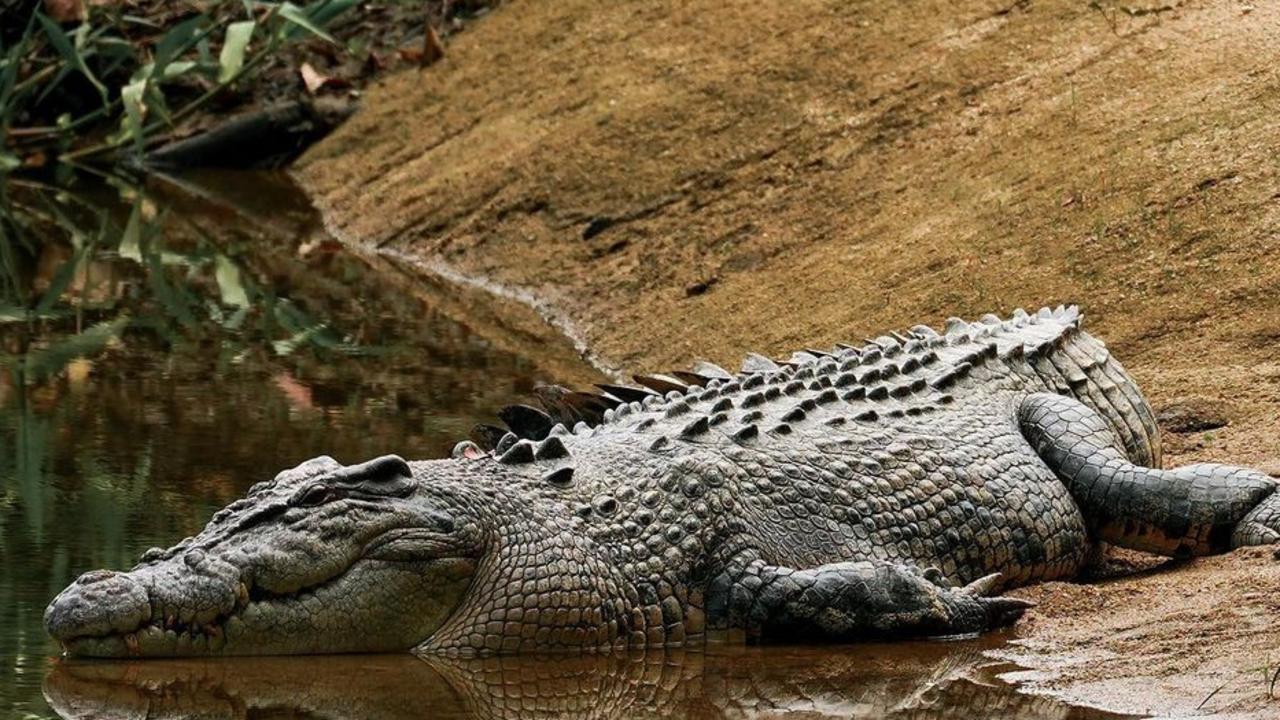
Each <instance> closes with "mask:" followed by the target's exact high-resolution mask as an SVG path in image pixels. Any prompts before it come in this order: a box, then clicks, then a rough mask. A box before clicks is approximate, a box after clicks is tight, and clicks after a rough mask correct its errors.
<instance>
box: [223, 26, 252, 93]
mask: <svg viewBox="0 0 1280 720" xmlns="http://www.w3.org/2000/svg"><path fill="white" fill-rule="evenodd" d="M257 26H258V23H256V22H254V21H253V20H242V21H240V22H233V23H231V24H230V25H228V26H227V35H226V39H225V40H223V42H222V52H220V53H218V82H220V83H227V82H231V80H232V79H233V78H235V76H236V75H238V74H239V73H240V68H242V67H244V53H245V50H246V49H247V48H248V47H249V40H250V38H252V37H253V31H254V28H256V27H257Z"/></svg>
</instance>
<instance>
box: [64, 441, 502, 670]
mask: <svg viewBox="0 0 1280 720" xmlns="http://www.w3.org/2000/svg"><path fill="white" fill-rule="evenodd" d="M433 464H434V463H433ZM442 469H445V470H447V468H442ZM420 472H425V473H426V474H427V475H430V474H431V472H430V471H429V470H426V471H424V470H422V469H420ZM464 488H465V486H463V485H460V484H457V483H455V482H449V481H447V480H445V481H441V482H423V481H417V482H415V481H414V479H413V476H412V473H411V470H410V468H409V465H408V464H407V463H405V461H404V460H402V459H400V458H399V457H396V456H387V457H382V458H378V459H376V460H372V461H370V462H367V463H364V464H363V465H357V466H351V467H344V466H342V465H340V464H338V463H337V462H335V461H334V460H333V459H332V458H328V457H320V458H316V459H314V460H310V461H308V462H306V463H303V464H302V465H299V466H298V467H296V468H294V469H292V470H287V471H285V472H283V473H280V475H278V476H277V477H276V478H275V479H274V480H273V481H271V482H267V483H260V484H259V485H257V486H255V487H254V488H253V489H251V490H250V492H249V494H248V496H247V497H245V498H243V499H241V500H238V501H236V502H235V503H232V504H231V505H229V506H228V507H227V508H225V509H223V510H221V511H219V512H218V513H217V514H216V515H214V517H213V520H212V521H210V523H209V524H208V526H206V527H205V529H204V530H203V531H201V533H200V534H199V535H196V536H195V537H191V538H187V539H186V540H184V541H182V542H181V543H179V544H178V545H176V546H174V547H172V548H170V549H168V550H161V549H159V548H153V549H152V550H148V551H147V552H146V553H144V554H143V556H142V559H141V561H140V562H139V564H138V565H137V566H135V567H134V568H133V569H132V570H130V571H128V572H113V571H110V570H97V571H94V572H89V573H86V574H84V575H82V576H81V577H80V578H79V579H77V580H76V581H75V582H74V583H72V584H71V585H70V586H69V587H68V588H67V589H65V590H64V591H63V592H62V593H61V594H59V595H58V596H57V597H56V598H54V600H53V602H52V603H50V605H49V607H48V609H47V610H46V611H45V616H44V621H45V627H46V629H47V630H48V631H49V633H50V634H51V635H52V636H53V637H54V638H55V639H57V640H59V641H60V642H61V643H62V644H63V647H64V648H66V650H67V652H68V653H70V654H72V655H84V656H96V657H126V656H157V657H161V656H180V655H205V654H211V655H273V654H275V655H279V654H302V653H332V652H383V651H403V650H406V649H409V648H412V647H414V646H416V645H418V644H419V643H421V642H423V641H424V640H426V639H427V638H429V637H430V636H431V635H432V633H434V632H435V631H436V630H437V629H438V628H439V627H440V625H441V624H443V623H444V622H445V620H447V619H448V618H449V616H450V615H451V614H452V613H453V612H454V610H455V609H456V608H457V607H458V606H459V604H460V602H461V600H462V598H463V596H464V595H465V594H466V592H467V589H468V588H469V586H470V585H471V582H472V578H473V577H474V575H475V573H476V567H477V564H478V562H479V558H480V556H481V554H482V550H483V548H482V538H483V536H482V533H481V532H480V530H479V524H478V523H477V522H476V513H475V511H474V509H473V508H475V506H476V505H475V503H474V502H473V501H469V500H468V499H467V497H466V496H465V494H464Z"/></svg>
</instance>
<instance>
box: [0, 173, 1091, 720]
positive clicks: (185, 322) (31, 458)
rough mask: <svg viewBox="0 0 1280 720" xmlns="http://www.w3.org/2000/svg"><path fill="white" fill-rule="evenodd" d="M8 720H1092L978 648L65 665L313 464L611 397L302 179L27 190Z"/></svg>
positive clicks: (2, 423)
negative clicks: (61, 635) (584, 391)
mask: <svg viewBox="0 0 1280 720" xmlns="http://www.w3.org/2000/svg"><path fill="white" fill-rule="evenodd" d="M5 210H6V213H5V215H4V220H3V226H2V227H3V229H4V232H5V236H4V237H3V238H0V250H3V256H0V271H2V272H0V713H4V712H5V711H6V709H7V711H8V714H11V715H14V716H17V717H23V716H34V717H42V716H53V715H54V714H55V713H56V714H57V715H61V716H62V717H68V718H71V717H86V718H87V717H136V718H168V717H172V718H181V717H210V718H251V717H321V718H411V717H446V718H451V717H458V718H462V717H467V718H473V717H474V718H487V717H512V718H514V717H599V718H630V717H645V716H651V717H659V716H661V717H671V716H675V717H685V716H688V717H745V716H776V715H782V714H787V713H791V712H794V713H798V714H800V715H801V716H804V717H884V716H892V717H912V718H915V717H920V718H924V717H966V718H967V717H1026V718H1087V717H1105V716H1104V715H1102V714H1100V713H1093V712H1090V711H1086V710H1082V709H1078V708H1071V707H1068V706H1066V705H1063V704H1061V703H1058V702H1056V701H1052V700H1046V699H1041V698H1030V697H1027V696H1024V695H1020V694H1017V693H1016V692H1014V691H1013V689H1012V688H1011V687H1009V686H1008V685H1006V684H1004V683H1002V682H999V681H998V680H996V679H995V677H994V673H995V671H996V670H997V669H998V668H997V667H995V666H993V665H992V664H991V662H990V661H988V660H985V659H983V658H982V656H981V654H980V652H979V651H980V650H981V649H982V648H983V647H985V646H986V645H984V643H990V642H998V639H995V640H992V639H988V640H984V641H982V642H980V643H949V644H939V643H915V644H902V645H894V646H884V645H872V646H859V647H853V648H818V649H812V648H810V649H802V648H769V649H729V648H725V649H719V650H716V651H714V652H711V653H705V654H704V653H692V652H647V653H640V654H629V655H625V656H608V657H604V656H588V657H578V658H504V659H500V660H486V661H474V662H463V663H443V662H440V661H434V660H432V661H425V660H419V659H416V658H413V657H411V656H408V655H404V656H349V657H324V658H256V659H253V658H240V659H232V660H227V661H209V660H204V661H199V660H191V661H175V662H168V661H155V662H145V663H142V662H133V663H120V662H85V661H77V662H72V661H57V660H55V657H56V655H57V652H58V649H57V648H56V647H55V646H54V644H53V643H52V642H51V641H49V639H48V638H47V637H46V636H45V634H44V632H43V630H42V628H41V622H40V621H41V614H42V612H43V609H44V606H45V604H46V603H47V602H48V600H49V599H50V598H51V597H52V596H53V595H54V594H56V593H57V592H58V591H59V590H60V589H61V588H62V587H63V586H65V585H66V584H67V583H68V582H70V581H71V580H72V579H74V578H75V577H76V576H77V575H78V574H79V573H81V572H83V571H85V570H88V569H93V568H99V567H117V568H125V567H129V566H130V565H132V564H133V562H134V560H135V559H136V557H137V556H138V555H139V554H140V553H141V552H142V551H144V550H145V549H146V548H148V547H151V546H154V545H160V546H168V545H171V544H173V543H174V542H176V541H177V540H179V539H181V538H182V537H184V536H186V535H191V534H194V533H195V532H197V531H198V530H199V529H200V528H201V527H202V526H203V525H204V523H205V522H206V521H207V520H208V518H209V516H210V515H212V513H213V512H214V511H215V510H217V509H218V508H219V507H221V506H223V505H224V504H226V503H228V502H230V501H231V500H233V499H235V498H237V497H239V496H240V495H241V494H242V493H243V492H244V491H245V490H246V489H247V488H248V487H249V486H250V485H252V484H253V483H255V482H258V481H260V480H264V479H268V478H270V477H272V476H273V475H274V474H275V473H276V472H278V471H279V470H281V469H283V468H285V467H289V466H292V465H294V464H296V463H298V462H300V461H302V460H305V459H307V458H310V457H313V456H315V455H319V454H328V455H332V456H334V457H336V458H337V459H338V460H340V461H343V462H358V461H361V460H364V459H367V458H370V457H374V456H376V455H380V454H385V453H393V452H394V453H398V454H401V455H403V456H405V457H408V458H424V457H438V456H442V455H444V454H446V453H447V451H448V448H449V447H450V446H451V445H452V444H453V443H454V442H456V441H457V440H458V439H460V438H462V437H464V436H465V435H466V433H467V431H468V429H469V428H470V427H471V425H473V424H474V423H476V422H493V418H494V416H495V411H496V410H497V409H498V408H499V407H501V406H502V405H504V404H506V403H508V402H512V401H513V400H519V399H521V398H525V397H527V396H528V393H529V391H530V390H531V388H532V387H533V385H534V383H535V382H537V381H552V382H561V383H565V384H570V385H581V384H585V383H589V382H591V381H593V380H596V379H599V378H598V377H597V374H596V373H595V371H594V370H592V369H591V368H590V367H588V366H587V365H586V364H585V363H584V362H582V361H581V360H580V359H579V358H578V356H577V354H576V353H575V352H574V350H573V349H572V348H571V347H570V346H569V344H568V343H567V342H565V341H564V340H563V339H561V338H559V337H557V336H556V335H555V334H554V333H553V332H551V331H550V330H549V329H548V328H547V327H546V326H545V325H543V324H541V323H540V322H539V321H537V319H536V318H532V317H530V316H529V315H528V313H527V312H526V311H523V310H522V309H520V308H514V307H509V306H505V305H500V304H498V303H497V302H496V301H494V300H493V299H492V298H488V297H479V296H477V295H475V294H473V293H469V292H466V291H461V290H459V289H457V288H454V287H450V286H447V285H443V284H439V283H435V282H431V281H429V280H425V279H423V278H421V277H420V276H418V275H416V274H412V273H409V272H406V271H405V270H404V269H403V268H400V267H397V266H396V265H394V264H392V263H391V262H390V261H388V260H385V259H382V258H379V257H376V256H371V255H369V254H366V253H360V252H353V251H351V250H349V249H346V248H344V247H342V246H341V245H339V244H338V243H336V242H334V240H333V239H332V238H330V237H329V236H327V235H326V234H325V232H324V230H323V228H322V227H321V224H320V222H319V220H318V218H317V216H316V213H315V212H314V211H313V210H312V208H310V207H309V206H308V205H307V203H306V202H305V200H304V199H303V198H302V196H301V194H300V193H299V192H298V191H297V190H296V189H295V188H294V187H293V186H292V185H291V184H290V183H289V182H288V180H287V179H285V178H284V177H283V176H276V175H235V174H220V175H203V176H195V177H185V178H181V179H179V178H167V179H165V178H158V179H155V180H153V181H151V182H150V183H148V185H147V187H145V188H139V187H135V186H132V185H129V184H127V183H122V182H120V181H112V182H107V183H88V182H84V181H74V182H72V183H70V184H69V185H64V186H61V187H59V188H51V187H44V186H39V185H36V184H25V185H24V184H19V185H16V186H11V187H9V188H8V196H7V198H6V199H5Z"/></svg>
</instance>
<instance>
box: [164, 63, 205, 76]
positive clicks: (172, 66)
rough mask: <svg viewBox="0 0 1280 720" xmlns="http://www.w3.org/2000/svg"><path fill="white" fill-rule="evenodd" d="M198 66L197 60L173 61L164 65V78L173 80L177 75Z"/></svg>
mask: <svg viewBox="0 0 1280 720" xmlns="http://www.w3.org/2000/svg"><path fill="white" fill-rule="evenodd" d="M196 67H197V63H196V61H195V60H179V61H178V62H171V63H169V64H168V65H166V66H165V67H164V75H163V79H165V80H172V79H174V78H176V77H179V76H181V75H184V74H186V73H188V72H191V70H193V69H195V68H196Z"/></svg>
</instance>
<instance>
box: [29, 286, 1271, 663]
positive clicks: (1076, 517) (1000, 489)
mask: <svg viewBox="0 0 1280 720" xmlns="http://www.w3.org/2000/svg"><path fill="white" fill-rule="evenodd" d="M636 379H637V381H639V383H640V385H641V387H624V386H618V385H601V386H599V387H600V388H601V390H602V391H601V392H600V393H596V394H591V393H582V392H572V391H568V390H564V389H559V390H557V391H556V392H544V393H542V394H541V397H543V398H544V402H545V405H546V406H547V410H546V411H542V410H537V409H534V408H532V407H529V406H513V408H511V409H509V410H508V411H506V412H504V413H503V414H502V416H503V418H504V420H506V422H507V423H508V424H509V425H510V426H511V430H510V431H509V432H506V433H505V434H503V435H501V436H500V437H497V438H492V433H479V434H478V436H479V437H481V439H482V440H485V439H490V438H491V439H493V440H494V441H495V442H494V443H493V445H494V446H493V447H492V448H491V449H490V448H486V447H484V446H482V445H481V444H479V443H477V442H475V441H471V440H466V441H462V442H460V443H459V444H458V446H457V447H456V448H455V450H454V453H453V457H451V458H449V459H441V460H428V461H418V462H406V461H405V460H403V459H401V458H400V457H398V456H394V455H391V456H384V457H380V458H376V459H373V460H370V461H367V462H365V463H361V464H358V465H350V466H344V465H341V464H339V463H338V462H337V461H335V460H333V459H332V458H329V457H319V458H316V459H313V460H309V461H307V462H304V463H302V464H301V465H299V466H297V467H295V468H293V469H290V470H286V471H284V472H281V473H280V474H279V475H277V476H276V477H275V478H274V479H273V480H270V481H266V482H261V483H259V484H257V485H255V486H254V487H252V488H251V489H250V490H249V492H248V494H247V496H246V497H244V498H242V499H240V500H237V501H235V502H233V503H231V504H230V505H228V506H227V507H226V508H224V509H222V510H220V511H218V512H217V513H216V514H214V515H213V517H212V519H211V520H210V522H209V523H208V525H207V526H206V527H205V528H204V529H203V530H202V531H201V532H200V533H199V534H198V535H195V536H194V537H189V538H187V539H185V540H183V541H181V542H179V543H178V544H177V545H175V546H173V547H171V548H169V549H159V548H153V549H151V550H148V551H147V552H145V553H144V554H143V555H142V557H141V559H140V561H139V562H138V564H137V565H136V566H135V567H133V568H132V569H131V570H129V571H127V572H115V571H110V570H98V571H92V572H89V573H86V574H84V575H82V576H81V577H80V578H78V579H77V580H76V581H75V582H74V583H72V584H71V585H70V586H69V587H67V588H66V589H65V590H64V591H63V592H62V593H60V594H59V595H58V596H57V597H56V598H54V600H53V601H52V602H51V603H50V605H49V607H48V609H47V610H46V612H45V626H46V629H47V630H48V632H49V633H50V634H51V635H52V636H53V637H54V638H55V639H56V640H58V641H60V642H61V643H62V645H63V647H64V648H65V650H66V652H68V653H69V654H72V655H83V656H103V657H124V656H141V657H152V656H175V655H204V654H212V655H255V654H256V655H267V654H305V653H335V652H385V651H405V650H413V651H416V652H418V653H421V654H438V655H442V656H473V655H488V654H497V653H515V652H526V651H543V650H562V651H595V650H604V649H610V650H617V649H624V648H631V647H653V646H685V647H701V646H704V645H705V644H707V643H711V642H730V643H744V642H745V643H760V642H776V641H786V642H805V641H858V640H865V639H897V638H907V637H938V636H955V635H968V634H974V633H980V632H984V631H987V630H990V629H993V628H998V627H1001V626H1005V625H1007V624H1009V623H1011V622H1013V621H1015V620H1016V619H1017V618H1018V617H1020V616H1021V615H1022V613H1023V612H1024V611H1025V610H1026V609H1027V608H1028V607H1029V606H1030V605H1031V604H1030V603H1029V602H1027V601H1025V600H1021V599H1018V598H1016V597H1010V596H1007V595H1003V594H1001V593H1003V592H1005V591H1006V590H1007V589H1009V588H1014V587H1018V586H1023V585H1027V584H1030V583H1035V582H1040V581H1048V580H1054V579H1070V578H1073V577H1076V576H1078V575H1079V574H1080V573H1081V572H1082V571H1083V570H1084V569H1086V567H1087V566H1088V565H1089V563H1090V562H1091V560H1092V559H1093V558H1094V557H1095V555H1096V551H1097V549H1098V548H1099V547H1100V546H1101V545H1102V544H1104V543H1108V544H1111V545H1115V546H1120V547H1125V548H1133V549H1137V550H1142V551H1147V552H1152V553H1158V554H1161V555H1166V556H1170V557H1189V556H1198V555H1206V554H1211V553H1221V552H1225V551H1228V550H1230V549H1232V548H1236V547H1240V546H1244V545H1261V544H1272V543H1276V542H1277V541H1280V493H1277V492H1275V491H1276V488H1277V484H1278V482H1277V480H1275V479H1273V478H1271V477H1270V476H1268V475H1266V474H1264V473H1262V472H1258V471H1254V470H1249V469H1245V468H1239V467H1232V466H1227V465H1217V464H1195V465H1188V466H1184V467H1180V468H1176V469H1171V470H1163V469H1160V466H1161V451H1160V436H1159V429H1158V428H1157V425H1156V423H1155V420H1154V416H1153V413H1152V410H1151V407H1150V406H1149V404H1148V403H1147V401H1146V400H1145V399H1144V398H1143V396H1142V395H1141V394H1140V392H1139V391H1138V389H1137V386H1136V385H1135V383H1134V381H1133V379H1132V378H1131V377H1130V375H1129V374H1128V373H1127V372H1126V371H1125V369H1124V368H1123V367H1122V366H1121V365H1120V363H1119V362H1118V361H1117V360H1116V359H1115V358H1113V357H1112V355H1111V353H1110V352H1109V351H1108V350H1107V348H1106V346H1105V345H1104V344H1103V343H1102V342H1101V341H1099V340H1097V339H1095V338H1094V337H1092V336H1091V335H1089V334H1088V333H1087V332H1085V331H1084V330H1083V329H1082V327H1081V315H1080V313H1079V311H1078V309H1077V308H1075V307H1074V306H1072V307H1062V306H1059V307H1057V308H1056V309H1049V308H1045V309H1042V310H1040V311H1038V312H1035V313H1027V312H1025V311H1022V310H1018V311H1015V312H1014V313H1013V314H1012V316H1011V317H1009V318H1008V319H1001V318H1000V317H997V316H995V315H985V316H983V317H982V318H981V319H979V320H977V321H975V322H965V321H963V320H960V319H957V318H952V319H950V320H948V321H947V323H946V326H945V329H944V330H943V331H942V332H938V331H936V330H934V329H932V328H930V327H928V326H925V325H919V326H916V327H915V328H913V329H911V330H910V331H908V332H905V333H891V334H888V335H884V336H880V337H877V338H875V339H873V340H869V341H867V342H866V343H864V344H861V345H858V346H852V345H838V346H836V347H835V348H832V349H830V350H806V351H801V352H797V353H795V354H793V355H792V356H791V357H790V358H789V359H787V360H786V361H782V362H778V361H774V360H770V359H768V358H766V357H764V356H761V355H754V354H753V355H749V356H748V357H747V359H746V361H745V362H744V363H743V367H742V370H741V371H740V372H737V373H731V372H728V371H726V370H724V369H723V368H720V367H718V366H715V365H712V364H710V363H705V362H703V363H699V364H698V365H696V366H695V367H694V369H693V370H692V371H690V372H679V373H672V374H669V375H652V376H637V378H636ZM575 418H581V419H579V420H577V422H575V423H574V424H573V426H572V429H570V427H569V426H568V424H567V423H566V422H556V420H557V419H560V420H565V421H573V420H574V419H575Z"/></svg>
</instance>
